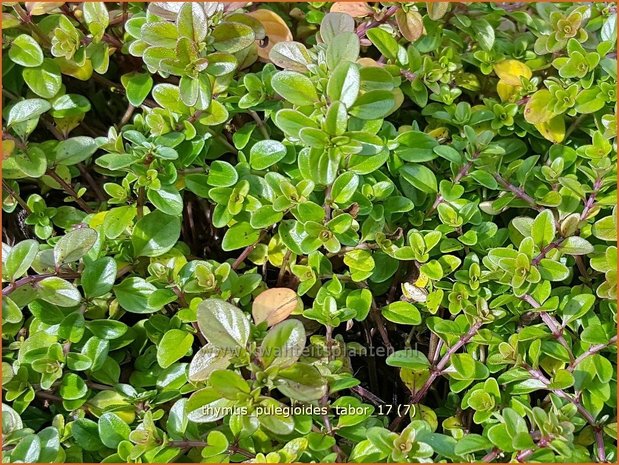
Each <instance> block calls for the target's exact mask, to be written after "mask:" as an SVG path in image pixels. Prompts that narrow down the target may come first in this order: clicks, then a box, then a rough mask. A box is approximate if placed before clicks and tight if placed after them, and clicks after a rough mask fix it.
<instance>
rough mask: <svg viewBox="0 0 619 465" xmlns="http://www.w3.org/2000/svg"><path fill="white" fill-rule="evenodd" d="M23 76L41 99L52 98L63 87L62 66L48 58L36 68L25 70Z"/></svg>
mask: <svg viewBox="0 0 619 465" xmlns="http://www.w3.org/2000/svg"><path fill="white" fill-rule="evenodd" d="M22 76H23V78H24V82H25V83H26V84H27V85H28V87H30V89H31V90H32V91H33V92H34V93H35V94H37V95H38V96H39V97H43V98H52V97H54V96H55V95H56V94H57V93H58V91H59V90H60V88H61V87H62V74H61V72H60V66H58V65H57V64H56V62H54V61H52V60H50V59H48V58H46V59H45V60H44V61H43V64H42V65H40V66H37V67H36V68H26V69H24V71H23V72H22Z"/></svg>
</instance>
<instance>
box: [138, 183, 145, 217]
mask: <svg viewBox="0 0 619 465" xmlns="http://www.w3.org/2000/svg"><path fill="white" fill-rule="evenodd" d="M144 203H146V190H145V189H144V186H142V187H140V188H139V189H138V199H137V202H136V211H137V216H138V219H139V218H142V217H143V216H144Z"/></svg>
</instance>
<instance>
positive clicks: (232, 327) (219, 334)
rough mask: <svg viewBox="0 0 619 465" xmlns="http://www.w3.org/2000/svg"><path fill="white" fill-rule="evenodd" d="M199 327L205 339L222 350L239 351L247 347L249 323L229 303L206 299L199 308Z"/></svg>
mask: <svg viewBox="0 0 619 465" xmlns="http://www.w3.org/2000/svg"><path fill="white" fill-rule="evenodd" d="M198 326H199V328H200V331H201V332H202V334H203V335H204V337H205V338H206V339H207V340H208V341H209V342H210V343H211V344H212V345H213V346H215V347H217V348H220V349H239V348H242V347H245V346H246V345H247V341H248V339H249V332H250V327H249V321H248V319H247V318H246V316H245V314H244V313H243V312H242V311H241V310H239V309H238V308H237V307H235V306H234V305H232V304H229V303H228V302H225V301H223V300H220V299H206V300H204V301H203V302H201V303H200V305H199V306H198Z"/></svg>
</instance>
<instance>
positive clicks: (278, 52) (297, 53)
mask: <svg viewBox="0 0 619 465" xmlns="http://www.w3.org/2000/svg"><path fill="white" fill-rule="evenodd" d="M269 59H270V60H271V61H272V62H273V63H274V64H276V65H277V66H279V67H280V68H284V69H287V70H291V71H298V72H300V73H304V72H307V65H309V64H310V63H311V62H312V59H311V57H310V55H309V52H308V51H307V48H306V47H305V45H303V44H301V43H299V42H288V41H283V42H278V43H276V44H275V45H273V48H272V49H271V51H270V52H269Z"/></svg>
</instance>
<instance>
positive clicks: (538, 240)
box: [531, 210, 556, 249]
mask: <svg viewBox="0 0 619 465" xmlns="http://www.w3.org/2000/svg"><path fill="white" fill-rule="evenodd" d="M555 231H556V230H555V219H554V216H553V215H552V212H551V211H550V210H544V211H543V212H541V213H540V214H539V215H537V216H536V217H535V220H533V225H532V226H531V237H532V238H533V242H535V245H537V246H538V247H539V248H540V249H542V248H544V247H546V246H547V245H548V244H550V243H551V242H552V241H553V240H554V238H555Z"/></svg>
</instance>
